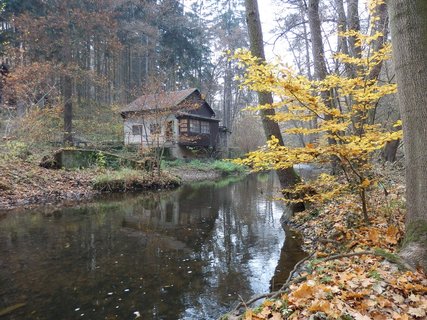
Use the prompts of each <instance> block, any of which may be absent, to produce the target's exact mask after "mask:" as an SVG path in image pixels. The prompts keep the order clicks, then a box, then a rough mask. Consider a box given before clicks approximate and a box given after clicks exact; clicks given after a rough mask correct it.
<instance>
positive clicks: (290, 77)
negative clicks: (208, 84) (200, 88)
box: [233, 1, 402, 222]
mask: <svg viewBox="0 0 427 320" xmlns="http://www.w3.org/2000/svg"><path fill="white" fill-rule="evenodd" d="M379 3H380V1H375V2H374V3H373V4H372V5H371V6H370V9H371V23H372V24H373V23H375V21H376V19H377V18H376V16H375V14H374V13H375V10H376V8H377V6H378V4H379ZM341 36H343V37H353V38H355V39H356V45H357V46H359V47H360V49H361V52H362V55H361V56H360V57H351V56H349V55H346V54H342V53H341V54H337V55H336V56H335V59H338V60H340V61H342V62H343V63H344V64H346V65H347V66H348V65H351V66H352V69H353V70H355V71H356V72H355V73H354V74H353V75H351V77H350V76H343V75H339V74H331V75H329V76H327V77H326V78H325V79H324V80H323V81H310V80H308V79H307V78H306V77H304V76H301V75H298V74H296V73H295V72H294V71H293V70H292V68H290V67H288V66H286V65H285V64H283V63H281V62H277V63H264V62H261V61H260V60H258V59H257V58H255V57H253V56H252V55H251V54H250V53H249V52H248V51H246V50H238V51H237V52H236V53H235V54H234V56H233V58H234V59H237V60H238V61H239V63H240V65H241V67H243V68H244V69H245V74H244V77H242V79H241V81H242V85H243V86H245V87H247V88H250V89H252V90H254V91H261V92H272V93H273V94H274V96H275V101H276V102H274V103H273V104H271V105H259V106H256V107H251V108H250V109H251V110H262V109H268V108H274V109H275V110H276V115H275V116H273V117H272V118H273V119H274V120H275V121H277V122H279V123H287V122H293V123H306V124H307V125H302V126H300V127H292V128H289V126H286V125H285V127H288V128H289V129H285V130H284V131H285V132H286V133H287V134H295V135H301V134H303V135H310V136H311V137H313V136H315V137H316V139H314V140H313V141H312V142H311V143H308V144H307V145H306V146H305V147H288V146H280V145H279V144H278V140H277V139H276V138H275V137H272V138H271V139H270V140H269V141H268V142H267V144H266V146H264V147H262V148H260V149H259V150H257V151H254V152H250V153H248V154H247V156H246V158H244V159H239V160H236V161H237V162H239V163H242V164H245V165H249V166H250V167H252V168H253V169H254V170H255V171H259V170H269V169H275V170H278V169H284V168H288V167H291V166H293V165H296V164H326V163H333V164H334V166H336V167H337V168H338V169H340V170H341V172H342V175H330V174H326V173H323V174H320V175H319V176H318V178H317V179H315V180H312V181H310V182H309V183H305V182H304V181H303V182H302V183H301V184H299V185H298V186H297V187H296V188H293V189H292V190H284V193H287V194H289V193H294V194H297V195H301V194H302V195H303V198H304V200H305V201H311V202H319V201H327V200H331V199H336V198H338V197H340V196H343V195H346V194H348V193H357V194H358V195H359V196H360V203H361V210H362V212H363V216H364V220H365V222H368V221H369V216H368V207H367V196H366V192H367V189H368V188H369V187H370V186H372V185H373V184H375V183H376V182H377V179H376V177H375V175H374V173H373V172H372V170H371V165H370V158H371V156H372V154H373V152H375V151H376V150H378V149H381V148H383V147H384V145H385V143H386V142H387V141H391V140H396V139H398V138H400V137H401V135H402V132H401V130H399V131H394V132H390V131H387V130H386V129H385V128H383V127H382V126H381V125H380V124H377V123H375V111H376V108H377V106H378V103H379V101H380V99H381V98H382V97H384V96H386V95H389V94H394V93H395V92H396V85H395V84H393V83H382V82H380V81H379V80H378V77H372V73H373V72H372V71H373V70H375V69H376V68H378V66H379V65H381V64H382V63H383V62H384V61H385V60H388V59H389V58H390V52H391V47H390V45H389V44H385V45H382V46H380V47H379V46H375V45H373V44H374V43H375V41H376V40H377V39H379V38H380V37H382V33H380V32H372V34H370V35H364V34H361V33H359V32H355V31H348V32H346V33H343V34H341ZM325 91H328V92H329V93H330V94H329V95H327V96H329V97H330V98H329V99H330V101H327V102H330V103H325V101H324V100H322V96H325V95H322V94H321V93H322V92H325ZM310 123H311V124H312V123H317V125H316V126H315V127H313V126H310V125H308V124H310ZM398 125H399V123H397V124H396V126H398ZM289 199H295V197H286V199H285V200H286V201H290V202H292V201H299V200H289Z"/></svg>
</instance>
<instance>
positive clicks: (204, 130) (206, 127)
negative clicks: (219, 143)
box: [200, 121, 210, 133]
mask: <svg viewBox="0 0 427 320" xmlns="http://www.w3.org/2000/svg"><path fill="white" fill-rule="evenodd" d="M200 132H201V133H210V126H209V122H207V121H201V122H200Z"/></svg>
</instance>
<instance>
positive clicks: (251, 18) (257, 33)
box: [245, 0, 303, 211]
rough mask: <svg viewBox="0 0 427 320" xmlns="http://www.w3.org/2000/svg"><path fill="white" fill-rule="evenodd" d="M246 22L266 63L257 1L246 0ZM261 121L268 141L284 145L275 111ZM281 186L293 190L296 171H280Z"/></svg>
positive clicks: (265, 96)
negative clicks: (273, 138)
mask: <svg viewBox="0 0 427 320" xmlns="http://www.w3.org/2000/svg"><path fill="white" fill-rule="evenodd" d="M245 8H246V21H247V25H248V32H249V42H250V49H251V53H252V55H254V56H256V57H258V58H259V59H260V60H261V61H265V52H264V41H263V36H262V28H261V20H260V17H259V10H258V2H257V0H245ZM258 102H259V104H261V105H264V104H272V103H273V95H272V94H271V92H258ZM260 113H261V120H262V125H263V128H264V133H265V135H266V137H267V139H270V138H271V137H272V136H275V137H276V138H277V139H279V143H280V145H282V146H283V145H284V144H283V138H282V132H281V130H280V127H279V125H278V123H277V122H275V121H273V120H271V119H270V118H269V117H270V116H273V115H274V114H275V111H274V109H267V110H261V111H260ZM277 174H278V176H279V180H280V184H281V186H282V188H291V187H292V186H294V185H295V184H296V183H298V182H299V181H300V179H299V177H298V175H297V173H296V172H295V170H294V169H293V168H292V167H291V168H287V169H283V170H278V171H277ZM292 209H293V210H294V211H298V210H301V209H303V205H302V207H301V206H293V208H292Z"/></svg>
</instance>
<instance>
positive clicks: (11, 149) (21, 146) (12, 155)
mask: <svg viewBox="0 0 427 320" xmlns="http://www.w3.org/2000/svg"><path fill="white" fill-rule="evenodd" d="M2 149H3V150H2V152H1V153H0V160H3V161H11V160H15V159H21V160H27V159H28V157H29V156H30V155H31V152H30V151H29V147H28V145H27V144H26V143H24V142H20V141H8V142H6V143H5V144H4V145H3V148H2Z"/></svg>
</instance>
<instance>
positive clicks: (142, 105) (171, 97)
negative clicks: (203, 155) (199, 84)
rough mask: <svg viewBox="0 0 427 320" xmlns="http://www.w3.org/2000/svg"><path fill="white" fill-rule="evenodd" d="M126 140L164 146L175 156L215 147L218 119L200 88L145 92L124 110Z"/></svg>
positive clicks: (140, 143) (192, 154) (217, 138)
mask: <svg viewBox="0 0 427 320" xmlns="http://www.w3.org/2000/svg"><path fill="white" fill-rule="evenodd" d="M121 116H122V117H123V119H124V139H125V141H124V142H125V144H126V145H130V144H134V145H141V146H142V147H144V146H146V147H165V148H168V149H169V150H170V153H171V155H172V156H174V157H176V158H187V157H188V158H190V157H193V156H194V152H193V150H194V149H206V150H208V149H209V150H214V149H215V148H216V147H217V144H218V140H219V136H218V135H219V120H218V119H216V118H215V112H214V111H213V110H212V108H211V107H210V106H209V104H208V103H207V102H206V101H205V100H204V99H203V98H202V95H201V93H200V91H199V90H198V89H195V88H192V89H187V90H181V91H174V92H160V93H157V94H149V95H143V96H141V97H139V98H138V99H136V100H135V101H133V102H132V103H130V104H129V105H127V106H126V107H125V108H123V109H122V110H121Z"/></svg>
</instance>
